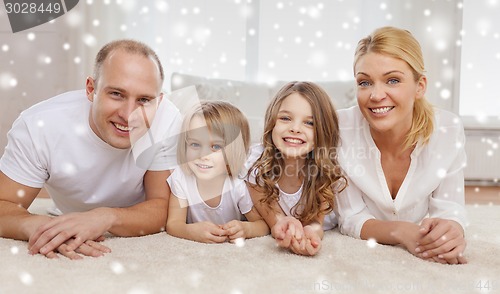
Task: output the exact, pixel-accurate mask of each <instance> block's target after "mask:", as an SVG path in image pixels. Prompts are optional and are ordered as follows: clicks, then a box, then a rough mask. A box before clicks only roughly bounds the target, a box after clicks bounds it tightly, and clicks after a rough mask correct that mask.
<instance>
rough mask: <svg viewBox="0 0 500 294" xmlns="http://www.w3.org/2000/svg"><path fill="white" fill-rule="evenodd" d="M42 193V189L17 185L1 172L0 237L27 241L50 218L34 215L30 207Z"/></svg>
mask: <svg viewBox="0 0 500 294" xmlns="http://www.w3.org/2000/svg"><path fill="white" fill-rule="evenodd" d="M38 192H40V188H33V187H28V186H25V185H22V184H19V183H17V182H16V181H14V180H12V179H10V178H9V177H7V176H6V175H5V174H4V173H3V172H1V171H0V236H1V237H4V238H11V239H16V240H24V241H27V240H28V239H29V237H30V235H31V234H32V233H33V232H34V231H35V230H36V228H37V227H39V226H40V225H42V224H44V223H46V222H48V221H50V219H51V218H50V217H48V216H41V215H33V214H30V213H29V212H28V207H29V206H30V205H31V203H32V202H33V200H34V199H35V198H36V196H37V195H38Z"/></svg>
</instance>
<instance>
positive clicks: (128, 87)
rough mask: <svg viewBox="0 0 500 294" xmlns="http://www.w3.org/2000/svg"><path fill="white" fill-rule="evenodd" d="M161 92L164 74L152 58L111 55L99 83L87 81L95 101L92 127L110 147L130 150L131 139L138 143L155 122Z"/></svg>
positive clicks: (129, 54)
mask: <svg viewBox="0 0 500 294" xmlns="http://www.w3.org/2000/svg"><path fill="white" fill-rule="evenodd" d="M160 89H161V78H160V72H159V69H158V66H157V64H156V63H155V62H154V61H153V60H152V59H151V58H147V57H144V56H142V55H139V54H132V53H128V52H125V51H123V50H120V49H118V50H115V51H114V52H111V53H110V55H109V56H108V58H107V59H106V60H105V61H104V63H103V64H102V67H101V72H100V76H99V80H98V81H95V80H94V79H93V78H88V79H87V96H88V99H89V100H90V101H92V102H93V103H92V108H91V112H90V117H89V121H90V127H91V128H92V130H93V131H94V133H95V134H96V135H97V136H98V137H99V138H101V139H102V140H103V141H105V142H106V143H108V144H109V145H111V146H113V147H115V148H119V149H126V148H130V146H131V138H134V139H135V140H137V139H138V138H139V137H141V136H142V135H143V134H144V133H145V132H146V131H147V125H150V124H151V123H152V120H153V117H154V114H155V111H156V108H157V106H158V103H159V102H160V101H159V100H160V98H159V96H160ZM144 116H146V117H144Z"/></svg>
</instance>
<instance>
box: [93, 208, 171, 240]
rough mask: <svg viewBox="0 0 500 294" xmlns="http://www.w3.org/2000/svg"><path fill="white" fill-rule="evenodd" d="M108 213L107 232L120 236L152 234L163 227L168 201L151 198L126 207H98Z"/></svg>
mask: <svg viewBox="0 0 500 294" xmlns="http://www.w3.org/2000/svg"><path fill="white" fill-rule="evenodd" d="M98 209H100V210H102V212H103V213H105V214H107V215H109V219H108V221H109V222H110V224H111V226H110V229H109V232H110V233H112V234H114V235H117V236H122V237H133V236H143V235H149V234H154V233H158V232H160V231H162V230H163V229H164V228H165V224H166V221H167V210H168V201H167V200H165V199H151V200H147V201H145V202H142V203H139V204H137V205H134V206H132V207H127V208H98Z"/></svg>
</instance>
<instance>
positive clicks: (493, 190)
mask: <svg viewBox="0 0 500 294" xmlns="http://www.w3.org/2000/svg"><path fill="white" fill-rule="evenodd" d="M38 197H42V198H48V195H47V192H46V191H45V189H42V191H40V194H38ZM465 203H467V204H492V205H493V204H494V205H500V186H466V187H465Z"/></svg>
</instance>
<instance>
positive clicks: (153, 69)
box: [0, 40, 180, 259]
mask: <svg viewBox="0 0 500 294" xmlns="http://www.w3.org/2000/svg"><path fill="white" fill-rule="evenodd" d="M163 79H164V75H163V69H162V66H161V63H160V61H159V59H158V57H157V55H156V54H155V53H154V51H153V50H151V49H150V48H149V47H147V46H146V45H144V44H142V43H140V42H136V41H132V40H119V41H114V42H111V43H109V44H107V45H105V46H104V47H103V48H102V49H101V50H100V51H99V53H98V54H97V57H96V61H95V65H94V76H93V77H88V78H87V80H86V89H85V92H84V91H73V92H68V93H64V94H61V95H59V96H56V97H53V98H51V99H48V100H46V101H44V102H41V103H39V104H37V105H35V106H32V107H31V108H29V109H27V110H25V111H24V112H23V113H21V115H20V116H19V118H18V119H17V120H16V121H15V122H14V124H13V127H12V129H11V130H10V131H9V133H8V140H9V141H8V144H7V147H6V148H5V153H4V155H3V156H2V158H1V159H0V236H2V237H6V238H13V239H18V240H27V241H29V243H28V249H29V253H30V254H37V253H40V254H43V255H45V256H47V257H49V258H54V257H57V252H59V253H61V254H63V255H64V256H67V257H69V258H71V259H79V258H82V257H81V255H87V256H101V255H103V253H106V252H109V251H110V250H109V248H107V247H105V246H103V245H102V244H99V243H98V242H97V241H101V240H103V235H104V234H105V233H106V232H109V233H112V234H114V235H117V236H140V235H146V234H152V233H157V232H159V231H161V230H163V228H164V226H165V223H166V218H167V209H168V197H169V196H170V189H169V187H168V185H167V183H166V178H167V177H168V176H169V175H170V169H172V168H173V167H174V166H175V165H176V160H175V156H176V150H175V146H176V143H177V142H176V140H174V139H172V138H170V139H169V138H168V137H170V136H172V137H173V136H174V135H176V134H178V132H179V128H180V114H179V112H178V110H177V109H176V108H175V106H174V105H173V104H172V103H171V102H170V101H168V99H163V100H162V102H161V103H160V102H159V100H161V98H162V97H161V95H162V94H161V87H162V84H163ZM158 104H159V105H160V108H163V109H164V112H165V113H162V114H161V115H164V116H165V117H166V119H165V117H163V119H162V125H161V128H162V130H164V131H165V133H168V135H166V136H164V138H163V140H162V141H161V143H160V144H158V142H151V143H152V144H154V143H156V145H157V146H158V145H160V147H159V148H156V150H157V151H158V152H157V153H156V154H155V156H149V157H150V158H151V161H152V162H151V164H149V165H148V167H144V164H143V163H142V164H140V165H137V164H136V162H135V157H134V154H133V153H132V149H131V145H132V143H131V139H132V138H133V137H134V136H135V138H136V139H137V137H140V135H141V134H140V133H139V134H137V132H139V131H138V130H139V129H140V123H139V122H140V121H142V122H143V124H144V123H145V124H146V126H147V127H149V123H150V122H151V121H150V119H151V115H148V114H150V113H151V109H156V107H157V106H158ZM153 112H154V111H153ZM141 114H142V115H141ZM157 115H160V114H159V113H158V114H157ZM134 132H136V133H135V134H134ZM149 135H150V134H149ZM153 157H154V158H153ZM44 185H45V187H46V189H47V191H48V193H49V194H50V196H51V198H52V199H53V200H54V202H55V204H56V205H57V207H58V208H59V209H60V210H61V211H62V212H63V213H64V214H63V215H61V216H57V217H54V218H51V217H48V216H41V215H32V214H30V213H29V212H28V211H27V208H28V207H29V206H30V204H31V203H32V202H33V200H34V199H35V197H36V195H37V194H38V192H39V191H40V189H41V188H42V187H43V186H44Z"/></svg>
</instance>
